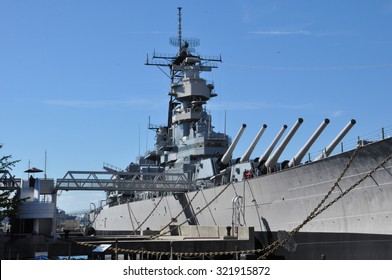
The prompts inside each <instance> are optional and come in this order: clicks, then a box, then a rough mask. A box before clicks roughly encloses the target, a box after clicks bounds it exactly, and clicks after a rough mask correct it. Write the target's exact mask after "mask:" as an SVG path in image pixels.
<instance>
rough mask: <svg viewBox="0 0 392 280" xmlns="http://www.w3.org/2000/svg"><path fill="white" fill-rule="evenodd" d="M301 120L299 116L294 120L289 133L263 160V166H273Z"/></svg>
mask: <svg viewBox="0 0 392 280" xmlns="http://www.w3.org/2000/svg"><path fill="white" fill-rule="evenodd" d="M303 121H304V120H303V119H302V118H299V119H298V120H297V121H296V122H295V124H294V125H293V127H292V128H291V130H290V131H289V133H288V134H287V135H286V137H285V138H284V139H283V141H282V143H281V144H280V145H279V147H278V148H277V149H276V150H275V152H274V153H273V154H272V155H271V156H270V157H269V158H268V159H267V161H266V162H265V166H266V167H270V166H274V165H275V164H276V163H277V161H278V159H279V157H280V155H281V154H282V153H283V151H284V149H285V148H286V146H287V144H288V143H289V142H290V140H291V138H292V137H293V136H294V134H295V133H296V132H297V130H298V128H299V127H300V125H301V124H302V122H303Z"/></svg>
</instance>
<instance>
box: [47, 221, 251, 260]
mask: <svg viewBox="0 0 392 280" xmlns="http://www.w3.org/2000/svg"><path fill="white" fill-rule="evenodd" d="M157 233H158V232H153V231H144V232H138V234H137V235H128V236H124V235H118V236H70V237H69V238H67V239H63V240H62V241H61V242H56V243H53V244H52V246H51V247H50V248H49V252H48V255H49V258H50V259H57V258H67V257H68V258H69V259H71V258H73V256H85V257H86V258H88V259H133V260H143V259H144V260H147V259H151V260H155V259H240V258H252V255H254V253H255V251H256V250H255V238H254V229H253V228H247V227H243V228H241V230H240V231H239V234H238V235H237V236H230V235H228V234H229V232H228V229H226V228H224V227H217V226H203V227H200V226H181V227H178V228H177V229H176V230H174V231H171V233H170V234H169V235H163V236H160V237H159V238H156V239H154V238H153V237H154V235H155V236H156V234H157Z"/></svg>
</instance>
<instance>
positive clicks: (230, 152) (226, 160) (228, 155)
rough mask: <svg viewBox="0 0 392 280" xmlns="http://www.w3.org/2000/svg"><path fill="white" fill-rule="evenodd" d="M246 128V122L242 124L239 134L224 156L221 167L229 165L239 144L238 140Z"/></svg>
mask: <svg viewBox="0 0 392 280" xmlns="http://www.w3.org/2000/svg"><path fill="white" fill-rule="evenodd" d="M245 128H246V124H242V126H241V128H240V130H239V131H238V133H237V135H236V136H235V138H234V140H233V142H232V143H231V145H230V147H229V148H228V149H227V151H226V153H225V154H224V155H223V156H222V158H221V160H220V163H219V165H220V166H221V167H224V166H227V165H228V164H229V160H230V158H231V156H232V155H233V152H234V149H235V147H236V146H237V143H238V141H239V140H240V138H241V135H242V133H243V132H244V130H245Z"/></svg>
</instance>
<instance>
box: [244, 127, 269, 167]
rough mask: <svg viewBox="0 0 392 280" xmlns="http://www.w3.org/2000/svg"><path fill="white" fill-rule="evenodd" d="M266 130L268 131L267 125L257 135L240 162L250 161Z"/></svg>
mask: <svg viewBox="0 0 392 280" xmlns="http://www.w3.org/2000/svg"><path fill="white" fill-rule="evenodd" d="M266 129H267V125H266V124H263V126H262V128H261V129H260V130H259V132H258V133H257V135H256V137H255V139H253V141H252V144H250V146H249V148H248V149H247V150H246V152H245V153H244V154H243V156H242V157H241V159H240V162H245V161H249V158H250V155H251V154H252V152H253V150H254V149H255V147H256V145H257V143H258V142H259V140H260V137H261V136H262V135H263V133H264V131H265V130H266Z"/></svg>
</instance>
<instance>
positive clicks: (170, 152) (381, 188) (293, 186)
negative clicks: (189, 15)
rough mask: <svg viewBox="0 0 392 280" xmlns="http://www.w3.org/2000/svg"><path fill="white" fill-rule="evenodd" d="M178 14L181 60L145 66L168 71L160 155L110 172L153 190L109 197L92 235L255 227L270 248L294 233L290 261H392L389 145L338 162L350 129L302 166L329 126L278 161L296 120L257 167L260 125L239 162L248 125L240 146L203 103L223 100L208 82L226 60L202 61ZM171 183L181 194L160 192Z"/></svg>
mask: <svg viewBox="0 0 392 280" xmlns="http://www.w3.org/2000/svg"><path fill="white" fill-rule="evenodd" d="M178 13H179V22H178V36H177V37H176V38H172V39H171V40H170V42H171V44H172V45H175V46H176V47H178V53H177V54H176V55H173V56H169V55H159V54H156V53H154V54H153V56H152V57H151V58H149V57H147V61H146V64H147V65H152V66H157V67H159V68H161V69H162V68H168V69H169V71H170V74H169V77H170V91H169V94H168V95H169V99H170V100H169V106H168V107H169V108H168V122H167V125H162V126H153V125H150V126H149V128H150V129H153V130H155V132H156V135H155V145H154V149H153V150H152V151H150V152H148V153H147V154H146V155H145V156H143V157H140V159H139V161H138V162H137V163H132V164H130V165H129V166H128V167H127V168H126V169H125V170H122V171H118V170H117V171H116V170H114V169H111V171H112V172H113V176H114V178H115V179H116V180H122V179H127V180H130V179H131V180H134V182H135V183H140V182H142V181H143V180H144V181H146V182H153V183H151V184H150V186H152V187H151V188H148V189H146V190H141V189H138V190H127V191H125V190H121V191H111V192H108V202H107V204H106V205H104V206H102V207H100V208H98V209H94V211H93V212H92V213H91V214H90V218H91V222H92V227H93V228H94V231H95V233H96V234H102V235H110V234H134V233H135V232H138V231H139V232H140V231H143V230H146V229H148V230H155V231H160V230H161V229H162V227H164V226H165V225H166V226H167V225H171V226H176V225H181V224H184V223H185V224H188V225H194V226H221V227H226V226H230V227H231V228H232V229H233V234H235V232H236V231H237V230H238V228H241V227H253V228H254V230H255V232H256V233H257V234H258V235H257V234H256V236H257V237H256V238H257V239H259V240H260V243H261V244H262V245H261V246H264V247H265V246H268V245H270V244H271V243H272V242H273V240H274V239H275V238H277V236H278V235H279V234H280V233H282V232H288V233H290V234H294V233H295V234H296V242H297V243H300V244H301V248H302V251H301V252H302V253H301V255H299V256H298V255H295V252H294V253H290V252H288V253H287V254H286V255H285V257H288V258H319V257H320V252H321V251H323V250H324V251H328V252H329V254H330V255H329V256H332V257H333V258H351V259H352V258H392V160H391V157H392V156H391V155H392V138H385V137H383V138H385V139H383V140H380V141H375V142H367V141H364V140H361V141H359V142H358V146H357V148H356V149H354V150H351V151H346V152H342V153H338V154H335V155H331V154H332V152H333V151H334V149H335V148H336V146H337V145H338V144H339V143H340V142H341V140H342V139H343V137H344V136H345V135H346V134H347V133H348V132H349V130H350V128H351V127H352V126H353V125H355V120H350V121H349V122H348V124H347V126H346V127H344V128H343V130H342V131H341V132H340V133H339V134H338V135H337V136H336V138H335V139H334V140H333V141H332V142H331V143H330V144H329V145H328V146H327V147H326V149H325V150H324V151H323V152H322V153H321V154H320V156H319V157H318V158H317V159H315V160H313V161H307V162H304V158H305V155H306V154H307V153H308V151H309V149H310V148H311V146H312V144H313V143H314V142H315V141H316V140H317V138H318V136H319V135H320V134H321V133H322V131H323V130H324V128H325V127H326V126H327V125H328V123H329V120H328V119H325V120H323V121H322V123H321V125H320V127H318V128H317V130H316V131H315V132H314V134H313V135H312V136H311V137H310V138H309V139H308V141H307V142H306V143H305V144H304V146H303V147H302V148H301V149H299V151H298V153H297V154H296V155H295V156H293V157H292V158H291V159H289V160H283V161H280V157H281V155H282V153H283V151H284V149H285V147H286V146H287V144H288V143H289V142H290V140H291V138H292V137H293V136H294V134H295V133H296V131H297V130H298V129H299V127H300V126H301V124H302V122H303V120H302V118H299V119H298V120H297V121H296V122H295V123H294V125H293V126H292V127H291V129H290V130H289V131H288V132H287V134H286V135H285V131H286V129H287V128H288V126H287V125H284V126H283V127H282V128H281V129H280V131H279V132H278V134H277V135H276V137H275V138H274V140H273V141H272V143H271V144H270V146H269V147H268V148H267V150H266V151H265V152H264V153H263V154H262V155H261V156H259V157H256V158H254V159H253V158H251V156H252V152H253V151H254V149H255V147H256V145H257V142H258V141H259V139H260V138H261V137H262V135H263V133H264V132H265V131H266V129H267V125H265V124H264V125H262V127H261V129H260V131H259V132H258V133H257V135H256V137H255V138H254V141H253V142H252V143H251V144H250V146H249V148H248V149H247V151H246V152H245V153H244V154H243V155H242V157H240V158H238V159H233V158H232V156H233V152H234V149H235V147H236V145H237V143H238V141H239V140H240V137H241V135H242V133H243V132H244V130H245V128H246V125H245V124H243V125H242V126H241V127H240V128H239V131H238V133H237V135H236V136H235V137H234V138H233V139H231V138H230V137H229V136H227V135H226V134H225V133H220V132H215V131H214V127H213V125H212V116H211V115H210V114H209V113H208V112H207V110H206V104H207V102H208V101H209V100H210V99H211V98H213V97H216V96H217V94H216V92H215V89H214V85H213V84H212V83H208V82H207V81H206V80H205V79H204V78H202V73H203V72H209V71H212V70H213V69H214V68H216V67H217V63H219V62H221V58H220V57H213V58H211V57H203V56H201V55H199V54H197V53H196V52H195V50H194V48H195V47H196V46H197V45H198V40H196V39H186V38H183V37H182V26H181V8H179V11H178ZM284 135H285V137H284V138H283V136H284ZM282 138H283V139H282ZM107 169H110V168H109V167H107ZM131 174H139V175H138V176H135V177H132V175H131ZM132 178H133V179H132ZM165 182H170V184H169V183H168V184H167V185H171V183H172V182H177V183H179V184H180V183H181V184H183V185H182V186H183V189H177V188H171V187H170V186H169V187H167V188H161V187H158V186H159V185H160V183H162V184H164V183H165ZM173 184H174V185H175V184H176V183H173ZM154 186H157V187H156V189H154ZM327 247H328V249H326V248H327ZM316 248H317V249H316ZM320 250H321V251H320Z"/></svg>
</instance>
